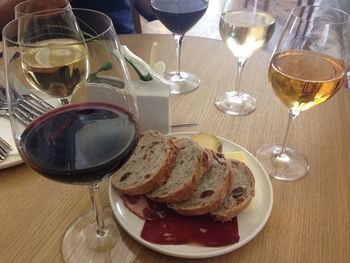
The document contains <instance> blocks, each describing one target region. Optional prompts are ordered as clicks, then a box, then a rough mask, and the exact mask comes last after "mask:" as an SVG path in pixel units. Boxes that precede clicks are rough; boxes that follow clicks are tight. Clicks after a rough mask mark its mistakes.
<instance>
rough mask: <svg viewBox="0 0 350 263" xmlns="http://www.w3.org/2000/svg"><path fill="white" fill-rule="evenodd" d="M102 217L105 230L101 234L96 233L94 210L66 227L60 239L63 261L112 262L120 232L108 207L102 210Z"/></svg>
mask: <svg viewBox="0 0 350 263" xmlns="http://www.w3.org/2000/svg"><path fill="white" fill-rule="evenodd" d="M103 218H104V223H105V227H106V232H105V234H104V235H101V236H98V235H97V234H96V230H97V225H96V217H95V211H94V210H90V211H88V212H87V213H85V214H83V215H82V216H81V217H79V218H78V219H77V220H76V221H74V222H73V223H72V224H71V225H70V226H69V227H68V229H67V230H66V232H65V234H64V237H63V240H62V255H63V259H64V261H65V262H113V260H112V256H113V254H116V250H117V248H118V246H117V242H118V239H120V234H119V230H118V226H117V224H116V221H115V219H114V216H113V212H112V210H111V209H110V208H105V209H104V210H103ZM109 259H111V260H109Z"/></svg>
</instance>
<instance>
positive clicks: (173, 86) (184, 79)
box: [166, 71, 200, 94]
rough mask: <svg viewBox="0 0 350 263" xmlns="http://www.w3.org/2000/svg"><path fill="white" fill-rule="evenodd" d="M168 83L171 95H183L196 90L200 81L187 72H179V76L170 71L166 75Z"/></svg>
mask: <svg viewBox="0 0 350 263" xmlns="http://www.w3.org/2000/svg"><path fill="white" fill-rule="evenodd" d="M166 77H168V78H169V81H170V93H171V94H183V93H188V92H192V91H194V90H196V89H197V88H198V86H199V83H200V79H199V78H198V77H197V76H196V75H194V74H192V73H188V72H183V71H181V73H180V75H179V74H177V73H176V72H174V71H172V72H169V73H168V76H166Z"/></svg>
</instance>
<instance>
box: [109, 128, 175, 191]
mask: <svg viewBox="0 0 350 263" xmlns="http://www.w3.org/2000/svg"><path fill="white" fill-rule="evenodd" d="M148 135H152V136H160V137H163V138H164V143H165V158H164V162H163V163H162V164H160V165H159V167H158V169H157V170H156V171H154V172H153V173H152V174H147V175H145V176H147V178H148V179H145V180H143V181H139V182H138V183H137V184H134V185H130V187H126V186H122V185H121V184H120V183H119V181H120V178H121V177H122V174H125V173H127V172H128V171H125V170H122V169H120V170H119V171H117V172H116V173H115V174H114V175H112V177H111V183H112V185H113V186H114V187H115V188H116V189H117V191H118V192H120V193H123V194H129V195H139V194H146V193H148V192H150V191H152V190H154V189H155V188H156V187H158V186H159V185H161V184H163V183H164V182H165V181H166V180H167V178H168V176H169V174H170V170H171V169H172V167H173V165H174V162H175V158H176V155H177V153H178V149H177V147H176V145H175V144H174V142H173V141H172V139H168V138H165V137H164V135H163V134H162V133H160V132H158V131H146V132H144V133H142V134H141V138H142V137H144V136H148ZM136 150H137V149H136ZM136 150H135V151H136ZM134 154H135V153H134ZM129 161H130V162H133V161H134V160H132V158H130V159H129ZM129 161H128V162H127V163H126V164H125V165H127V164H128V163H129ZM138 161H139V162H142V161H143V160H138ZM125 165H124V166H125ZM122 168H123V167H122ZM130 176H132V174H131V175H130Z"/></svg>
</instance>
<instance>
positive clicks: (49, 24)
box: [18, 1, 88, 105]
mask: <svg viewBox="0 0 350 263" xmlns="http://www.w3.org/2000/svg"><path fill="white" fill-rule="evenodd" d="M35 2H36V1H35ZM28 5H29V4H28ZM32 7H33V8H34V6H32ZM66 8H67V7H66ZM26 10H27V11H28V12H29V13H28V14H26V15H22V16H19V18H18V38H19V39H20V40H21V41H20V42H19V43H20V56H21V61H22V65H21V67H22V69H23V72H24V75H25V77H26V78H27V80H28V81H29V82H30V83H31V84H32V87H33V88H34V89H36V90H39V91H40V92H42V93H45V94H47V95H49V96H51V97H54V98H58V99H59V100H60V102H61V104H62V105H64V104H68V103H69V99H70V97H71V96H72V94H73V92H74V90H75V89H76V88H77V87H79V85H81V84H82V83H83V82H84V81H85V80H86V78H87V75H88V67H87V65H88V62H87V47H86V44H85V42H84V36H83V34H82V32H81V31H80V29H79V26H78V23H77V21H76V19H75V17H74V14H73V13H72V12H69V10H68V9H65V8H63V9H61V10H67V12H65V13H64V12H59V9H45V8H43V9H42V10H41V11H38V12H31V11H30V8H29V7H28V8H26ZM34 10H37V9H36V8H35V9H34ZM34 10H33V11H34ZM39 10H40V9H39ZM55 10H56V11H55Z"/></svg>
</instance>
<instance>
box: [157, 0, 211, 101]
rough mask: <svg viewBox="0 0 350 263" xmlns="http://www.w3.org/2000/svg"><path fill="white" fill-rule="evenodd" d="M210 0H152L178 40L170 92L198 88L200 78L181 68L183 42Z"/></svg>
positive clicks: (177, 92) (182, 91)
mask: <svg viewBox="0 0 350 263" xmlns="http://www.w3.org/2000/svg"><path fill="white" fill-rule="evenodd" d="M208 2H209V0H190V1H189V0H151V7H152V10H153V12H154V14H155V15H156V16H157V18H158V19H159V20H160V21H161V22H162V23H163V25H164V26H165V27H166V28H167V29H169V30H170V31H171V32H172V33H173V36H174V39H175V41H176V59H177V63H176V65H177V66H176V71H172V72H169V75H170V76H169V77H170V83H171V84H170V85H171V86H170V93H171V94H182V93H187V92H191V91H193V90H195V89H197V88H198V86H199V83H200V79H199V78H198V77H197V76H196V75H195V74H193V73H189V72H184V71H181V70H180V58H181V44H182V40H183V37H184V35H185V33H186V32H187V31H188V30H190V29H191V28H192V27H193V26H194V25H195V24H196V23H197V22H198V20H199V19H200V18H201V17H202V16H203V15H204V13H205V11H206V10H207V8H208Z"/></svg>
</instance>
